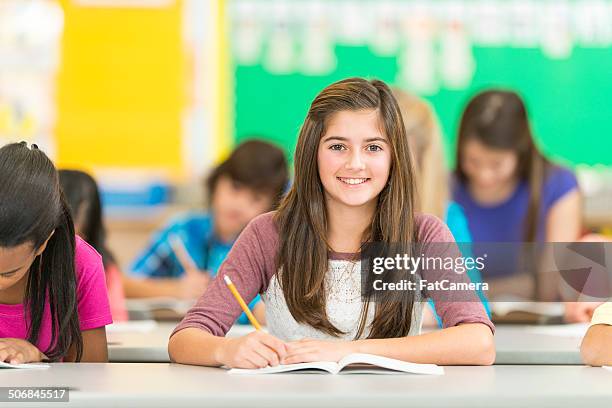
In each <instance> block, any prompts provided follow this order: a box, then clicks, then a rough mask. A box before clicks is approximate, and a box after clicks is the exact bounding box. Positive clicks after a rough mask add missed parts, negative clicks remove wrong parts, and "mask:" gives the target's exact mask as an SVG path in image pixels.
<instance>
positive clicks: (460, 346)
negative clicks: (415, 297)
mask: <svg viewBox="0 0 612 408" xmlns="http://www.w3.org/2000/svg"><path fill="white" fill-rule="evenodd" d="M351 346H352V351H353V352H355V353H368V354H376V355H380V356H384V357H389V358H395V359H398V360H404V361H410V362H413V363H433V364H439V365H491V364H493V362H494V361H495V343H494V341H493V333H491V329H489V327H487V326H486V325H484V324H481V323H472V324H462V325H459V326H455V327H449V328H447V329H443V330H438V331H435V332H431V333H425V334H421V335H419V336H407V337H400V338H393V339H364V340H356V341H354V342H352V344H351Z"/></svg>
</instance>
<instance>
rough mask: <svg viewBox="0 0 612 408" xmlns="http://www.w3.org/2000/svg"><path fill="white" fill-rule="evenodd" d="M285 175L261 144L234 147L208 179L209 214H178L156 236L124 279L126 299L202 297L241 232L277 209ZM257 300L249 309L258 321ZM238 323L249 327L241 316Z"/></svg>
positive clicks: (272, 149)
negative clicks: (258, 218) (251, 223)
mask: <svg viewBox="0 0 612 408" xmlns="http://www.w3.org/2000/svg"><path fill="white" fill-rule="evenodd" d="M288 174H289V173H288V169H287V162H286V160H285V156H284V153H283V151H282V150H281V149H279V148H278V147H276V146H274V145H272V144H270V143H267V142H263V141H260V140H249V141H246V142H244V143H242V144H241V145H240V146H238V147H237V148H236V149H235V150H234V151H233V152H232V154H231V155H230V157H229V158H228V159H227V160H225V161H224V162H223V163H221V164H220V165H219V166H218V167H217V168H215V169H214V170H213V172H212V173H211V175H210V176H209V177H208V179H207V182H206V187H207V189H208V197H209V208H210V211H208V212H201V213H190V214H185V215H182V216H180V217H179V218H177V219H175V220H174V221H172V222H171V223H170V224H169V225H168V226H166V227H165V228H164V229H163V230H161V231H160V232H158V233H157V234H156V235H155V237H154V238H153V240H152V242H151V243H150V245H149V246H148V247H147V248H146V249H145V250H144V251H143V253H142V254H141V255H140V256H139V257H138V258H137V259H136V260H135V261H134V263H133V265H132V267H131V275H132V277H129V278H126V279H125V289H126V294H127V296H128V297H157V296H169V297H175V298H182V299H195V298H197V297H199V296H201V295H202V293H203V292H204V290H205V289H206V287H207V286H208V283H209V282H210V278H211V277H213V276H215V275H216V273H217V270H218V269H219V266H221V263H222V262H223V261H224V260H225V257H226V256H227V254H228V252H229V250H230V249H231V247H232V244H233V242H234V240H235V239H236V237H237V236H238V235H239V234H240V232H241V231H242V229H243V228H244V227H245V226H246V225H247V224H248V222H249V221H250V220H251V219H253V218H254V217H256V216H257V215H259V214H262V213H265V212H267V211H270V210H272V209H274V208H275V207H276V205H277V204H278V201H279V200H280V198H281V195H282V194H283V192H284V189H285V188H286V186H287V183H288V177H289V175H288ZM177 242H178V243H177ZM177 246H178V247H179V248H177ZM177 252H178V253H177ZM181 252H183V253H181ZM186 260H187V262H186ZM191 262H192V263H193V264H191ZM258 301H259V297H257V298H256V299H254V301H253V302H251V305H250V306H251V307H255V310H254V311H255V314H256V316H257V317H258V318H261V319H263V318H264V317H263V316H264V314H263V309H262V306H263V304H258V305H257V306H255V305H256V304H257V303H258ZM240 322H242V323H248V320H247V319H246V316H244V315H243V316H242V317H241V318H240Z"/></svg>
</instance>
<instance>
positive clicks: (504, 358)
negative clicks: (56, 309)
mask: <svg viewBox="0 0 612 408" xmlns="http://www.w3.org/2000/svg"><path fill="white" fill-rule="evenodd" d="M174 327H175V324H174V323H160V324H158V327H157V328H156V329H154V330H153V331H151V332H141V333H129V332H125V333H109V334H108V340H109V342H110V345H109V360H110V361H111V362H154V363H167V362H169V361H170V358H169V357H168V338H169V337H170V333H172V330H173V329H174ZM252 330H253V329H252V327H251V326H234V327H233V328H232V330H231V331H230V332H229V333H228V336H242V335H244V334H246V333H248V332H250V331H252ZM495 343H496V347H497V358H496V360H495V364H542V365H543V364H561V365H565V364H569V365H573V364H577V365H582V360H581V358H580V349H579V346H580V338H571V337H559V336H550V335H545V334H541V333H536V332H534V331H533V326H531V327H530V326H497V332H496V334H495Z"/></svg>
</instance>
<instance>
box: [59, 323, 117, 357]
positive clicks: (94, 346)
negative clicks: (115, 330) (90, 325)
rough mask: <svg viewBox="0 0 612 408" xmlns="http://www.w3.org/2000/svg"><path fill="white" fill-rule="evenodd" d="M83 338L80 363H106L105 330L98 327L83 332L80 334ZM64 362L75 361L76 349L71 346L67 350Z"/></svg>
mask: <svg viewBox="0 0 612 408" xmlns="http://www.w3.org/2000/svg"><path fill="white" fill-rule="evenodd" d="M81 335H82V336H83V355H82V356H81V362H82V363H106V362H108V347H107V341H106V328H105V327H98V328H97V329H91V330H85V331H82V332H81ZM64 361H66V362H74V361H76V349H75V347H74V346H71V347H70V349H69V350H68V354H67V355H66V358H64Z"/></svg>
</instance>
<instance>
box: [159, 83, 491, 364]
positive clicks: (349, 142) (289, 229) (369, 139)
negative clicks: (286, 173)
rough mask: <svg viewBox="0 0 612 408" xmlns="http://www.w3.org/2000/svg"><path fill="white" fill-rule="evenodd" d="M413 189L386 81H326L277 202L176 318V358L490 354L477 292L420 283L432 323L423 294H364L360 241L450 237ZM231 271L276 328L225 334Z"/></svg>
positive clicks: (430, 358) (231, 304) (466, 360)
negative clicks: (226, 280) (433, 321)
mask: <svg viewBox="0 0 612 408" xmlns="http://www.w3.org/2000/svg"><path fill="white" fill-rule="evenodd" d="M414 196H415V191H414V173H413V168H412V161H411V157H410V151H409V146H408V139H407V137H406V135H405V130H404V126H403V122H402V117H401V114H400V111H399V108H398V106H397V102H396V101H395V99H394V98H393V96H392V94H391V91H390V90H389V88H388V87H387V85H385V84H384V83H383V82H381V81H377V80H373V81H366V80H364V79H360V78H350V79H346V80H343V81H339V82H336V83H334V84H332V85H330V86H328V87H327V88H325V89H324V90H323V91H322V92H321V93H320V94H319V95H318V96H317V97H316V98H315V100H314V101H313V102H312V105H311V107H310V110H309V112H308V115H307V117H306V119H305V121H304V124H303V126H302V128H301V131H300V134H299V138H298V142H297V146H296V151H295V182H294V184H293V185H292V188H291V190H290V192H289V194H288V195H287V197H286V198H285V199H284V200H283V202H282V204H281V206H280V208H279V209H278V211H276V212H271V213H267V214H263V215H261V216H259V217H257V218H256V219H254V220H253V221H252V222H251V223H250V224H249V225H248V226H247V228H246V229H245V230H244V231H243V233H242V234H241V235H240V237H239V238H238V240H237V241H236V243H235V245H234V247H233V248H232V250H231V252H230V254H229V255H228V258H227V260H226V262H225V263H224V264H223V265H222V267H221V270H220V271H219V275H218V277H217V278H216V279H215V281H214V282H213V283H212V284H211V285H210V286H209V288H208V290H207V292H206V293H205V294H204V295H203V296H202V297H201V298H200V300H199V301H198V303H197V304H196V305H195V306H194V307H193V308H192V309H191V311H190V312H189V313H188V314H187V316H186V317H185V318H184V319H183V321H182V322H181V324H179V326H178V327H177V328H176V329H175V331H174V333H173V335H172V337H171V339H170V343H169V353H170V356H171V358H172V360H173V361H175V362H179V363H185V364H199V365H210V366H218V365H226V366H229V367H245V368H254V367H264V366H266V365H277V364H279V363H281V364H291V363H300V362H310V361H320V360H325V361H338V360H339V359H341V358H342V357H344V356H345V355H347V354H350V353H354V352H363V353H371V354H378V355H382V356H386V357H391V358H397V359H401V360H406V361H413V362H428V363H436V364H492V362H493V360H494V358H495V350H494V346H493V333H492V332H493V325H492V324H491V322H490V321H489V319H488V318H487V315H486V313H485V310H484V308H483V306H482V304H481V303H480V302H479V301H478V298H477V297H476V295H475V294H472V298H471V299H470V300H471V301H464V302H453V301H448V299H445V298H444V295H443V294H442V293H440V292H432V293H427V294H422V295H423V297H425V296H431V297H433V298H434V300H436V302H435V303H436V311H437V312H438V315H439V316H440V317H441V319H442V322H443V325H444V327H445V328H444V329H443V330H440V331H438V332H433V333H428V334H420V319H421V316H422V313H421V311H422V305H423V302H422V300H424V299H423V298H421V297H420V296H419V294H416V295H414V296H411V297H409V299H408V300H409V301H408V302H398V301H397V300H393V299H391V297H392V296H391V295H389V296H388V297H387V296H383V297H382V298H381V299H378V301H377V302H373V301H371V300H370V299H368V298H366V299H364V298H363V297H362V293H361V282H360V277H361V275H360V266H359V252H360V250H361V248H362V243H364V242H383V243H400V244H406V245H407V244H410V243H413V242H419V243H433V242H446V243H448V242H451V243H452V242H453V238H452V235H451V234H450V232H449V231H448V229H447V228H446V227H445V226H444V224H443V223H442V222H441V221H439V220H438V219H437V218H435V217H433V216H429V215H416V214H415V213H414V206H415V205H414V200H415V198H414ZM451 247H454V245H449V248H451ZM456 251H457V249H456V247H454V250H453V248H451V249H450V250H449V255H453V256H454V255H455V254H456ZM442 255H444V254H442ZM436 273H439V274H440V275H437V276H436V278H437V277H440V276H444V275H445V274H446V275H455V274H454V272H453V271H437V272H436ZM224 275H229V276H230V277H231V279H232V281H233V282H234V284H235V286H236V288H237V289H238V291H239V292H240V293H241V294H242V295H243V297H244V298H245V300H247V301H248V300H250V299H252V298H253V297H255V296H256V295H257V294H258V293H261V294H262V299H263V300H264V302H265V303H266V319H267V324H268V329H269V331H270V334H268V333H265V332H263V331H255V332H253V333H251V334H249V335H246V336H244V337H241V338H231V339H230V338H225V337H223V336H224V335H225V333H226V332H227V331H228V330H229V328H230V327H231V325H232V324H233V323H234V321H235V320H236V318H237V317H238V316H239V314H240V310H241V309H240V307H239V305H238V304H237V303H236V302H235V300H234V299H233V297H232V295H231V294H230V292H229V291H228V290H227V288H226V287H224V284H223V276H224ZM462 278H463V279H465V275H464V276H462ZM454 279H459V278H454ZM409 296H410V295H409Z"/></svg>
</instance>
